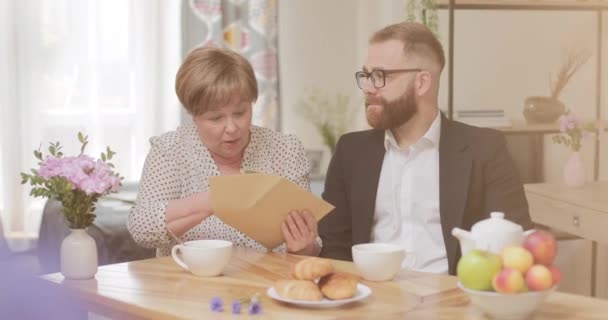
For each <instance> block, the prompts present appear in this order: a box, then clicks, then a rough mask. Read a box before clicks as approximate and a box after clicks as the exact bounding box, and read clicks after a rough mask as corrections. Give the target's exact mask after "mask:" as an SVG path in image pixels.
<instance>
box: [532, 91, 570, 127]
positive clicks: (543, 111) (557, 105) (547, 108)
mask: <svg viewBox="0 0 608 320" xmlns="http://www.w3.org/2000/svg"><path fill="white" fill-rule="evenodd" d="M565 112H566V106H564V104H563V103H562V102H561V101H559V100H557V99H554V98H551V97H528V98H526V100H525V102H524V117H525V118H526V122H528V123H553V122H555V121H557V119H559V117H560V116H561V115H563V114H564V113H565Z"/></svg>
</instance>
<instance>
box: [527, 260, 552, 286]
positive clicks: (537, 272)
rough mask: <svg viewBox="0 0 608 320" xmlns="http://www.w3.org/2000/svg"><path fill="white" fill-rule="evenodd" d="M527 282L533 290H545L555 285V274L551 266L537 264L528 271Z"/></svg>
mask: <svg viewBox="0 0 608 320" xmlns="http://www.w3.org/2000/svg"><path fill="white" fill-rule="evenodd" d="M526 284H527V285H528V289H530V290H532V291H543V290H547V289H549V288H551V287H552V286H553V275H552V274H551V271H549V268H547V267H545V266H544V265H542V264H535V265H533V266H532V267H530V269H529V270H528V272H526Z"/></svg>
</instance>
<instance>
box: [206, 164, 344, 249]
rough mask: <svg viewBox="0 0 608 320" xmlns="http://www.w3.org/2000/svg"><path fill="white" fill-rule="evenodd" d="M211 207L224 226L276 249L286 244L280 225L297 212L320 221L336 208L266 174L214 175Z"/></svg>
mask: <svg viewBox="0 0 608 320" xmlns="http://www.w3.org/2000/svg"><path fill="white" fill-rule="evenodd" d="M210 185H211V207H212V209H213V212H214V214H215V215H216V216H217V217H218V218H220V219H221V220H222V221H223V222H224V223H226V224H228V225H230V226H232V227H233V228H235V229H238V230H239V231H241V232H242V233H244V234H246V235H247V236H249V237H250V238H252V239H254V240H256V241H257V242H259V243H261V244H262V245H264V246H265V247H266V248H269V249H273V248H275V247H277V246H278V245H280V244H281V243H283V242H285V240H284V239H283V233H282V232H281V223H282V222H283V220H284V219H285V217H286V216H287V214H288V213H289V211H291V210H293V209H296V210H300V209H308V210H309V211H310V212H311V213H312V214H313V216H314V217H315V218H316V219H317V221H319V220H320V219H321V218H323V217H324V216H325V215H326V214H327V213H329V212H330V211H331V210H333V208H334V206H332V205H331V204H329V203H328V202H325V201H324V200H323V199H321V198H319V197H317V196H316V195H314V194H312V193H310V192H309V191H306V190H305V189H303V188H302V187H300V186H298V185H297V184H295V183H293V182H291V181H289V180H287V179H285V178H283V177H280V176H274V175H269V174H266V173H252V174H238V175H226V176H213V177H211V178H210Z"/></svg>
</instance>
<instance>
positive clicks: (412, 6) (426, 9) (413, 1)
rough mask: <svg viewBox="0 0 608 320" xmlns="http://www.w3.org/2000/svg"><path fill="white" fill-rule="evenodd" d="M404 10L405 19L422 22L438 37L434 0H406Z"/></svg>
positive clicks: (437, 21)
mask: <svg viewBox="0 0 608 320" xmlns="http://www.w3.org/2000/svg"><path fill="white" fill-rule="evenodd" d="M406 11H407V12H406V16H407V18H406V21H409V22H413V21H418V22H420V23H422V24H424V25H425V26H427V27H428V28H429V29H431V31H433V33H434V34H435V36H437V38H439V16H438V15H437V2H436V1H435V0H407V5H406Z"/></svg>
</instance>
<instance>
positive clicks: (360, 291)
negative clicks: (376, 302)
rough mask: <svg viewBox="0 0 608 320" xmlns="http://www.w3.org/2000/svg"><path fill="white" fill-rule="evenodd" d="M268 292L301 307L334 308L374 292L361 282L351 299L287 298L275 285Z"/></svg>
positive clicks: (278, 298) (274, 296) (269, 294)
mask: <svg viewBox="0 0 608 320" xmlns="http://www.w3.org/2000/svg"><path fill="white" fill-rule="evenodd" d="M266 294H267V295H268V296H269V297H271V298H273V299H275V300H278V301H281V302H285V303H289V304H293V305H297V306H300V307H307V308H334V307H338V306H341V305H345V304H348V303H352V302H356V301H360V300H363V299H365V298H367V297H368V296H369V295H370V294H372V289H370V288H369V287H368V286H366V285H363V284H360V283H359V284H357V293H355V296H354V297H352V298H350V299H341V300H330V299H323V300H319V301H306V300H294V299H287V298H283V297H281V296H279V294H278V293H277V291H276V290H275V289H274V287H270V288H268V291H266Z"/></svg>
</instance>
